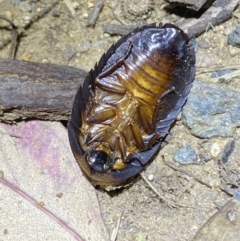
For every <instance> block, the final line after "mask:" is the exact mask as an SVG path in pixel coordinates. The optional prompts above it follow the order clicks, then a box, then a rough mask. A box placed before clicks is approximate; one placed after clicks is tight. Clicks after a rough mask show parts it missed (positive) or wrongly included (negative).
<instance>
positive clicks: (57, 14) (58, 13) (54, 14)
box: [51, 8, 60, 17]
mask: <svg viewBox="0 0 240 241" xmlns="http://www.w3.org/2000/svg"><path fill="white" fill-rule="evenodd" d="M51 14H52V16H53V17H59V16H60V11H59V9H57V8H54V9H53V10H52V12H51Z"/></svg>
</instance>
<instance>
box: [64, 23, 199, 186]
mask: <svg viewBox="0 0 240 241" xmlns="http://www.w3.org/2000/svg"><path fill="white" fill-rule="evenodd" d="M189 41H190V40H189V38H188V36H187V35H186V34H185V33H184V32H183V31H182V30H181V29H179V28H178V27H176V26H174V25H172V24H165V25H161V24H160V25H157V24H155V23H154V24H150V25H146V26H143V27H141V28H138V29H135V30H133V31H132V32H130V33H129V34H128V35H126V36H124V37H122V38H121V39H120V40H119V41H118V42H117V43H116V44H115V45H113V46H112V47H111V48H110V49H109V50H108V51H107V52H106V54H104V55H103V56H102V58H101V59H100V61H99V63H98V65H96V66H95V68H94V69H93V70H91V71H90V72H89V74H88V76H87V77H86V79H85V81H84V83H83V86H81V87H80V88H79V90H78V92H77V95H76V97H75V101H74V106H73V110H72V115H71V120H70V122H69V124H68V132H69V139H70V144H71V147H72V150H73V153H74V155H75V158H76V160H77V161H78V163H79V165H80V167H81V168H82V170H83V171H84V173H85V174H86V175H87V176H88V177H89V178H90V179H91V180H92V181H93V183H94V184H101V185H117V184H120V183H123V182H125V181H127V180H128V179H129V178H131V177H133V176H135V175H136V174H137V173H139V172H140V171H141V170H142V169H143V168H144V166H145V165H146V163H148V161H149V160H151V159H152V157H153V156H154V154H155V153H156V152H157V151H158V149H159V148H160V146H161V143H162V141H163V139H164V137H165V136H166V134H167V132H168V129H169V127H170V125H171V124H172V122H173V121H174V120H175V118H176V117H177V115H178V113H179V111H180V110H181V108H182V106H183V104H184V103H185V101H186V98H187V95H188V93H189V91H190V88H191V85H192V81H193V78H194V74H195V52H194V49H193V46H192V45H191V43H190V42H189Z"/></svg>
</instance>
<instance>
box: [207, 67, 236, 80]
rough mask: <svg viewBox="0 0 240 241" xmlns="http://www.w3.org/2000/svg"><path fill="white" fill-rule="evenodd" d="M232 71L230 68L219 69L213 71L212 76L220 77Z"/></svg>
mask: <svg viewBox="0 0 240 241" xmlns="http://www.w3.org/2000/svg"><path fill="white" fill-rule="evenodd" d="M231 72H232V71H231V70H230V69H223V70H219V71H216V72H213V73H212V74H211V76H210V78H218V77H220V76H223V75H225V74H230V73H231Z"/></svg>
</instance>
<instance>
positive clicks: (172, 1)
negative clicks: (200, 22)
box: [165, 0, 214, 11]
mask: <svg viewBox="0 0 240 241" xmlns="http://www.w3.org/2000/svg"><path fill="white" fill-rule="evenodd" d="M213 1H214V0H212V1H211V2H213ZM165 2H167V3H168V4H167V5H166V7H172V8H174V7H176V6H181V7H186V8H190V9H193V10H195V11H198V10H199V9H200V8H202V7H203V6H204V4H206V2H209V1H208V0H165Z"/></svg>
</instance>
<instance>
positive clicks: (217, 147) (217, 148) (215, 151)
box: [210, 140, 225, 157]
mask: <svg viewBox="0 0 240 241" xmlns="http://www.w3.org/2000/svg"><path fill="white" fill-rule="evenodd" d="M224 144H225V141H222V140H217V141H216V142H214V143H213V145H212V148H211V150H210V154H211V156H212V157H217V156H218V155H219V154H220V153H221V151H222V149H223V146H224Z"/></svg>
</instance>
